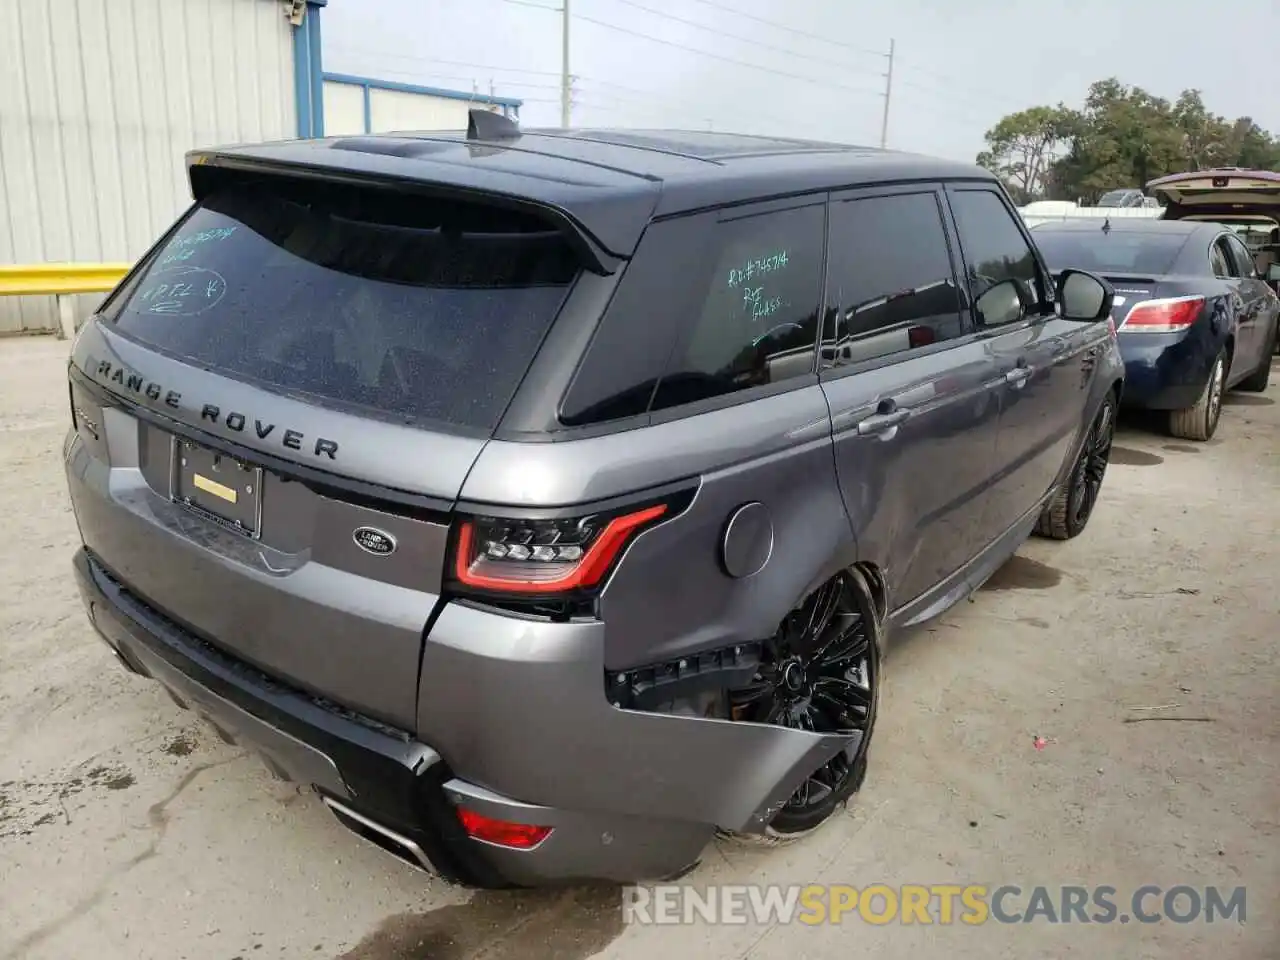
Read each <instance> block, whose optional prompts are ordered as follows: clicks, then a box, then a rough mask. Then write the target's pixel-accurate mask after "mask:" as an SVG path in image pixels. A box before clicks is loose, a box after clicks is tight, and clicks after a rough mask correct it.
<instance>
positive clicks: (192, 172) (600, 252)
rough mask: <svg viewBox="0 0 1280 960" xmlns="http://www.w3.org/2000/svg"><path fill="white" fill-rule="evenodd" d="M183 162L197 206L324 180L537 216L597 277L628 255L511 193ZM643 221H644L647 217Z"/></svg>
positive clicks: (262, 162) (228, 160)
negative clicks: (277, 182) (254, 188)
mask: <svg viewBox="0 0 1280 960" xmlns="http://www.w3.org/2000/svg"><path fill="white" fill-rule="evenodd" d="M185 159H186V166H187V179H188V181H189V183H190V186H191V195H192V198H193V199H194V200H195V201H196V202H199V201H200V200H203V199H204V198H205V197H207V196H209V194H210V193H212V192H214V191H216V190H219V189H222V188H223V187H225V186H227V185H230V184H234V183H236V182H243V181H246V180H250V179H256V178H266V177H287V178H293V179H308V180H325V181H328V182H330V183H345V184H352V185H358V186H366V187H370V188H374V189H379V188H380V189H396V190H405V191H412V192H414V193H420V194H428V195H436V196H440V197H448V198H452V199H458V200H472V201H475V202H477V203H487V204H493V205H496V206H503V207H506V208H508V209H511V210H517V211H521V212H524V213H527V214H530V215H533V216H538V217H540V218H542V219H544V220H546V221H548V223H549V224H550V225H552V226H553V227H555V228H556V229H557V230H559V231H560V232H561V233H563V234H564V236H565V237H566V239H567V240H568V241H569V243H570V245H571V246H572V248H573V249H574V252H575V254H577V256H578V257H579V258H580V259H581V261H582V263H583V265H584V266H585V267H586V268H587V269H588V270H590V271H591V272H592V273H597V274H601V275H607V274H611V273H614V272H616V271H617V270H618V269H619V268H620V267H621V266H622V265H623V263H625V262H626V260H627V259H628V257H627V256H619V255H616V254H614V253H612V252H610V251H609V250H607V249H606V248H605V247H604V246H603V245H601V244H600V242H599V241H598V240H597V239H596V238H595V236H594V235H593V234H592V233H591V232H590V231H589V230H588V229H587V228H586V226H585V225H584V224H583V223H582V222H581V221H580V220H579V219H578V218H577V217H575V216H574V215H573V214H572V213H571V212H570V211H568V210H566V209H565V208H563V207H561V206H557V205H555V204H552V203H546V202H542V201H537V200H532V199H530V198H528V197H523V196H518V195H515V194H509V193H504V192H501V191H497V190H486V189H480V188H477V187H473V186H468V185H460V184H453V183H448V182H444V181H436V180H422V179H417V178H413V177H400V176H395V175H392V174H387V173H380V172H378V173H375V172H369V171H362V170H349V169H345V168H342V167H334V166H327V165H321V164H309V163H301V162H296V161H285V160H276V159H263V158H259V157H246V156H237V155H235V154H228V153H223V152H220V151H217V150H192V151H189V152H188V153H187V154H186V156H185ZM645 219H646V221H647V215H646V217H645Z"/></svg>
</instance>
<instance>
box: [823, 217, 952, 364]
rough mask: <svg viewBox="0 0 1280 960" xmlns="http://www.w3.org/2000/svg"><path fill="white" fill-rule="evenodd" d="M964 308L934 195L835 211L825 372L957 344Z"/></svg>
mask: <svg viewBox="0 0 1280 960" xmlns="http://www.w3.org/2000/svg"><path fill="white" fill-rule="evenodd" d="M961 303H962V302H961V299H960V291H959V289H958V288H957V286H956V279H955V274H954V273H953V271H952V268H951V257H950V254H949V252H948V250H947V237H946V232H945V230H944V228H943V225H942V215H941V213H940V211H939V210H938V201H937V197H936V195H935V194H934V193H933V192H927V193H904V194H895V195H892V196H886V197H868V198H866V199H860V200H845V201H841V202H837V203H833V204H832V205H831V230H830V242H829V245H828V248H827V317H826V322H825V323H824V327H823V344H822V359H823V363H824V365H828V366H840V365H842V364H848V363H857V362H859V361H863V360H871V359H874V358H876V357H883V356H888V355H889V354H893V353H899V352H901V351H904V350H910V349H912V348H914V347H924V346H928V345H929V344H932V343H938V342H940V341H943V340H950V339H952V338H953V337H957V336H959V335H960V334H961V332H962V331H963V326H962V323H961V316H960V310H961Z"/></svg>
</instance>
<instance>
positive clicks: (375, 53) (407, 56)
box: [333, 0, 560, 77]
mask: <svg viewBox="0 0 1280 960" xmlns="http://www.w3.org/2000/svg"><path fill="white" fill-rule="evenodd" d="M505 2H508V3H510V2H513V0H505ZM333 52H334V53H350V54H355V55H357V56H363V57H376V58H378V59H385V58H390V59H393V60H409V61H411V62H413V63H443V64H445V65H446V66H450V67H471V68H472V69H475V70H484V71H486V72H491V73H522V74H528V75H530V76H539V77H558V76H560V71H559V70H523V69H518V68H516V67H499V66H493V65H489V64H484V63H468V62H467V61H464V60H442V59H440V58H439V57H423V56H418V55H416V54H412V53H386V52H384V51H381V50H369V49H366V48H362V47H343V46H336V47H334V48H333Z"/></svg>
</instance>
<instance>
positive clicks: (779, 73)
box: [573, 13, 883, 97]
mask: <svg viewBox="0 0 1280 960" xmlns="http://www.w3.org/2000/svg"><path fill="white" fill-rule="evenodd" d="M573 18H574V19H575V20H583V21H585V22H587V23H594V24H595V25H596V26H598V27H604V28H606V29H608V30H616V31H618V32H619V33H625V34H627V35H628V36H631V37H636V38H638V39H641V40H649V41H652V42H653V43H660V44H663V45H664V46H668V47H675V48H676V49H678V50H687V51H689V52H690V53H697V54H700V55H702V56H704V57H710V58H711V59H712V60H721V61H723V62H725V63H732V64H735V65H736V66H739V67H747V68H748V69H751V70H759V71H761V72H763V73H772V74H774V75H775V76H779V77H789V78H790V79H792V80H803V81H804V82H805V83H812V84H814V85H815V86H820V87H828V88H834V89H837V90H848V91H850V92H852V93H861V94H865V95H868V96H873V97H879V96H883V94H882V93H881V92H880V91H879V90H869V89H867V88H866V87H851V86H849V85H848V84H842V83H832V82H831V81H829V80H820V79H818V78H816V77H806V76H803V75H801V74H798V73H788V72H787V71H785V70H775V69H774V68H773V67H765V66H761V65H760V64H758V63H750V62H748V61H746V60H738V59H736V58H735V57H725V56H722V55H720V54H718V53H710V52H708V51H706V50H700V49H698V48H697V47H690V46H686V45H685V44H683V43H676V42H675V41H674V40H664V39H662V38H661V37H655V36H653V35H651V34H647V33H639V32H637V31H635V30H631V29H629V28H627V27H620V26H618V25H617V24H613V23H607V22H606V21H604V20H596V19H595V18H593V17H584V16H582V15H581V14H577V13H575V14H574V15H573Z"/></svg>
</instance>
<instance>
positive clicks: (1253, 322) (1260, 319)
mask: <svg viewBox="0 0 1280 960" xmlns="http://www.w3.org/2000/svg"><path fill="white" fill-rule="evenodd" d="M1219 239H1220V242H1221V243H1222V245H1223V246H1224V247H1225V248H1226V253H1227V255H1228V256H1229V257H1230V259H1231V263H1232V265H1233V267H1234V270H1233V271H1232V272H1233V274H1234V276H1235V277H1236V278H1237V280H1236V282H1237V287H1236V289H1237V291H1238V293H1239V295H1240V300H1241V308H1240V330H1241V333H1242V335H1245V332H1246V331H1247V336H1248V339H1249V350H1248V352H1247V353H1245V354H1243V355H1242V354H1241V351H1240V349H1239V347H1237V350H1236V354H1237V358H1236V359H1233V361H1232V364H1231V366H1232V371H1233V374H1236V375H1239V376H1247V375H1248V374H1250V373H1252V372H1253V371H1254V370H1256V369H1257V368H1258V365H1259V364H1260V363H1261V362H1262V357H1263V354H1264V353H1267V351H1268V350H1269V349H1270V347H1271V331H1272V328H1273V326H1274V324H1275V315H1276V303H1277V301H1276V295H1275V294H1274V293H1273V292H1272V290H1271V288H1270V287H1269V286H1267V284H1266V283H1265V282H1264V281H1263V280H1262V279H1261V278H1260V277H1259V276H1258V269H1257V264H1256V263H1255V262H1254V259H1253V255H1252V254H1250V253H1249V248H1248V247H1247V246H1245V244H1244V241H1243V240H1241V239H1240V237H1239V235H1238V234H1236V233H1235V231H1231V232H1229V233H1225V234H1223V235H1222V237H1221V238H1219ZM1237 361H1238V362H1237Z"/></svg>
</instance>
